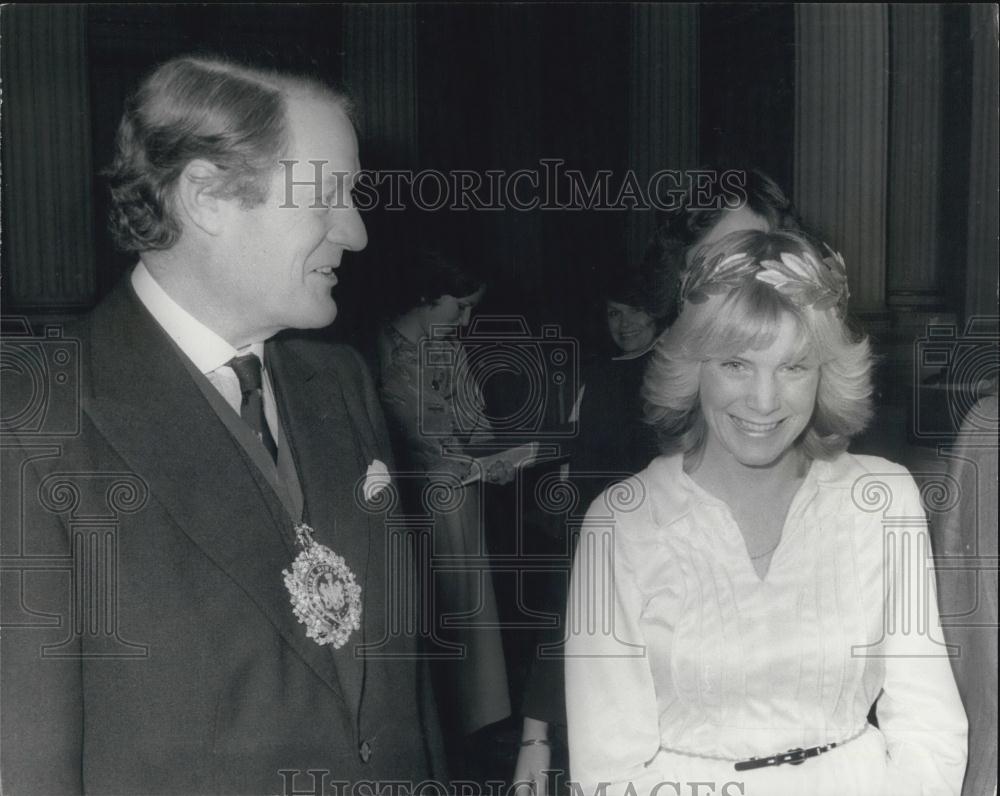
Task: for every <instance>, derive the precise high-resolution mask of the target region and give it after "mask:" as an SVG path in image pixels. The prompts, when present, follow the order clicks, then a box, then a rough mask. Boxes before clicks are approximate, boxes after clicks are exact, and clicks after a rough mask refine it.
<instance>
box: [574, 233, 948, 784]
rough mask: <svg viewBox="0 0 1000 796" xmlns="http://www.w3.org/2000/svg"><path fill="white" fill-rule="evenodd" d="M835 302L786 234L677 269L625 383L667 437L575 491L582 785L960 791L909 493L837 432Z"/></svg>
mask: <svg viewBox="0 0 1000 796" xmlns="http://www.w3.org/2000/svg"><path fill="white" fill-rule="evenodd" d="M847 298H848V290H847V280H846V275H845V269H844V265H843V262H842V260H841V259H840V258H839V257H838V256H836V255H834V254H833V253H832V252H831V251H829V250H828V249H826V248H825V247H823V246H822V245H821V244H818V243H816V242H814V241H811V240H810V239H808V238H807V237H806V236H804V235H802V234H800V233H792V232H771V233H766V232H757V231H752V232H739V233H734V234H732V235H729V236H726V237H724V238H723V239H722V240H720V241H718V242H716V243H715V244H713V245H711V246H709V247H708V248H707V249H705V250H703V251H702V252H701V253H699V255H698V257H696V258H695V260H694V262H693V263H692V265H691V266H690V268H689V269H688V270H687V271H686V273H685V274H684V277H683V279H682V284H681V301H682V305H681V307H682V308H681V312H680V315H679V317H678V320H677V322H676V323H675V324H674V325H673V326H672V327H671V329H670V331H669V332H668V333H667V334H666V335H665V336H664V338H662V339H661V340H660V342H659V343H658V344H657V347H656V350H655V352H654V355H653V360H652V362H651V363H650V367H649V370H648V372H647V376H646V381H645V385H644V397H645V400H646V405H647V416H648V418H649V419H650V420H651V422H653V424H654V425H656V427H657V429H658V431H659V433H660V435H661V440H662V449H663V451H664V455H663V456H661V457H660V458H658V459H656V460H654V461H653V463H652V464H651V465H650V466H649V467H648V468H646V469H645V470H644V471H642V472H641V473H639V474H638V475H637V476H636V477H635V478H633V479H630V480H629V481H627V482H625V483H624V484H621V485H619V486H618V487H617V488H611V489H609V490H607V491H606V492H605V493H604V495H603V496H602V499H599V500H597V501H595V503H594V504H593V506H592V507H591V509H590V512H589V513H588V515H587V519H586V522H585V527H584V529H583V532H582V535H581V539H580V544H579V547H578V552H577V560H576V565H575V569H574V574H573V584H572V589H571V597H570V602H569V608H568V611H569V616H570V622H569V627H570V628H571V632H570V637H569V641H568V644H567V649H566V680H567V692H566V693H567V712H568V717H569V741H570V771H571V776H572V779H573V780H575V781H578V782H580V783H582V784H583V785H584V792H592V791H591V789H592V788H597V787H598V786H599V785H600V783H608V786H607V793H609V794H611V793H614V792H625V791H627V790H629V785H630V784H631V786H632V790H633V791H634V792H635V793H636V794H637V796H641V795H642V794H651V793H653V792H654V789H655V790H656V792H659V793H670V792H677V790H676V789H677V788H678V787H679V788H680V791H679V792H682V793H687V792H689V788H690V786H691V784H692V783H698V782H710V783H714V785H715V788H716V790H714V791H712V792H716V793H718V792H724V789H725V788H726V786H727V785H728V786H729V790H728V792H732V793H741V794H744V796H757V795H758V794H759V795H760V796H775V794H804V793H809V794H838V796H843V795H844V794H848V795H850V794H857V795H858V796H869V795H870V794H890V793H891V794H909V795H911V796H912V795H916V794H952V793H958V792H959V789H960V787H961V783H962V775H963V771H964V768H965V756H966V741H965V731H966V720H965V714H964V712H963V710H962V705H961V702H960V701H959V698H958V694H957V691H956V688H955V683H954V679H953V677H952V674H951V670H950V668H949V663H948V658H947V656H946V652H945V650H944V648H943V647H942V646H941V645H940V639H941V633H940V627H939V622H938V613H937V607H936V600H935V595H934V583H933V576H932V573H931V572H930V569H929V564H928V560H927V557H926V556H927V552H928V550H929V545H928V542H927V533H926V524H925V519H924V514H923V510H922V507H921V503H920V497H919V493H918V491H917V488H916V486H915V484H914V482H913V479H912V478H911V477H910V475H909V474H908V473H907V472H906V471H905V469H904V468H902V467H900V466H898V465H896V464H893V463H891V462H888V461H886V460H884V459H879V458H876V457H870V456H853V455H851V454H849V453H847V452H846V449H847V446H848V443H849V441H850V439H851V437H852V436H853V435H855V434H857V433H858V432H859V431H861V430H862V428H863V427H864V426H865V424H866V422H867V421H868V419H869V418H870V416H871V382H870V370H871V355H870V352H869V346H868V343H867V341H866V340H864V339H859V338H856V337H855V336H854V335H852V334H851V332H850V331H849V329H848V327H847V325H846V324H845V315H846V307H847ZM904 587H905V588H904ZM918 618H919V620H920V621H919V622H917V619H918ZM873 705H875V706H876V707H875V714H876V715H877V718H878V724H879V726H878V727H875V726H873V725H871V724H869V722H868V718H867V717H868V715H869V712H870V711H871V708H872V706H873ZM661 783H670V784H671V787H674V791H671V790H670V789H669V788H667V789H665V787H660V788H658V789H657V785H659V784H661ZM675 783H676V785H674V784H675Z"/></svg>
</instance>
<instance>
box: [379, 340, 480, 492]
mask: <svg viewBox="0 0 1000 796" xmlns="http://www.w3.org/2000/svg"><path fill="white" fill-rule="evenodd" d="M385 348H386V349H389V347H388V346H385ZM381 357H382V363H381V368H380V379H379V397H380V398H381V400H382V407H383V409H384V410H385V414H386V420H387V421H388V423H389V426H390V427H391V428H392V430H393V433H394V435H395V437H396V438H397V439H398V440H399V442H400V443H401V444H402V445H404V446H405V447H406V453H407V458H408V459H409V460H410V461H411V462H412V463H413V464H415V465H416V466H417V467H419V468H420V469H421V470H424V471H426V472H432V471H435V470H440V469H446V470H448V471H452V470H454V469H456V463H455V460H453V459H451V460H448V459H445V457H444V455H443V453H442V450H443V448H444V447H458V444H459V440H458V438H457V437H456V436H454V435H448V434H447V433H446V431H447V429H446V428H444V427H443V426H442V427H441V428H433V429H430V431H431V432H432V433H427V432H428V429H426V428H425V426H426V425H428V424H432V423H434V422H435V421H438V424H439V425H441V424H440V422H439V421H440V418H443V417H444V411H443V409H441V408H440V407H437V406H430V405H429V401H428V399H427V397H425V396H424V397H422V396H421V395H420V389H419V386H418V385H419V383H420V382H419V372H418V365H417V364H416V363H415V362H414V363H409V362H407V361H406V360H405V358H403V357H400V356H394V355H393V353H392V351H391V350H386V351H384V352H382V353H381ZM421 413H423V416H422V414H421ZM422 421H423V422H422ZM457 469H462V470H463V471H464V470H467V469H468V466H467V465H463V466H462V467H460V468H457Z"/></svg>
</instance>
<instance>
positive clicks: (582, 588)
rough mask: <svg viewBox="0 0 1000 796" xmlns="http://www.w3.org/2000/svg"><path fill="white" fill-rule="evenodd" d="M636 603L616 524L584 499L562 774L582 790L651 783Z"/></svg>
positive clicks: (654, 746) (654, 722)
mask: <svg viewBox="0 0 1000 796" xmlns="http://www.w3.org/2000/svg"><path fill="white" fill-rule="evenodd" d="M598 502H599V501H598ZM596 504H597V502H595V505H596ZM619 521H620V520H619ZM628 521H630V522H631V521H634V520H632V519H631V518H630V519H629V520H628ZM642 603H643V600H642V596H641V594H640V592H639V589H638V586H637V583H636V577H635V574H634V572H633V571H632V568H631V567H630V565H629V563H628V561H627V556H626V555H625V551H624V549H623V545H622V539H621V531H620V529H617V528H616V523H615V521H613V520H608V519H607V518H605V517H596V516H595V512H594V509H593V507H592V508H591V510H590V512H589V513H588V515H587V519H586V520H585V522H584V527H583V529H582V531H581V535H580V541H579V545H578V547H577V552H576V559H575V562H574V567H573V577H572V581H571V586H570V596H569V601H568V605H567V619H568V621H567V628H568V629H569V632H568V637H567V644H566V712H567V719H568V732H569V752H570V778H571V780H572V781H573V782H575V783H579V784H580V785H582V787H583V792H584V793H595V792H598V790H599V788H600V786H601V785H602V784H604V783H606V784H607V790H606V793H607V794H608V796H612V794H615V793H624V792H625V791H626V790H628V789H629V784H630V783H631V785H632V790H633V792H634V793H649V792H650V789H651V787H652V786H653V785H654V784H655V783H656V776H655V770H654V769H652V768H647V767H646V763H647V762H648V761H650V760H651V759H652V758H653V757H654V756H655V755H656V753H657V751H658V749H659V746H660V733H659V721H658V716H657V706H656V705H657V703H656V693H655V691H654V688H653V677H652V672H651V671H650V665H649V659H648V657H647V652H646V648H645V646H644V642H643V637H642V633H641V630H640V627H639V617H640V613H641V611H642Z"/></svg>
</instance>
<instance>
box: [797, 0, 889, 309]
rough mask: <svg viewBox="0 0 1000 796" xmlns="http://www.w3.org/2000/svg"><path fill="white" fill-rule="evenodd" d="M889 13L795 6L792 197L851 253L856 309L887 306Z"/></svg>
mask: <svg viewBox="0 0 1000 796" xmlns="http://www.w3.org/2000/svg"><path fill="white" fill-rule="evenodd" d="M888 13H889V12H888V9H887V8H886V6H885V5H883V4H860V3H859V4H850V5H841V4H835V5H834V4H831V5H825V4H815V5H814V4H802V5H797V6H796V7H795V26H796V43H797V48H798V57H797V61H796V75H795V77H796V108H795V178H794V185H795V188H794V200H795V203H796V205H797V206H798V209H799V211H800V212H801V214H802V218H803V220H804V221H805V223H806V225H807V226H808V227H810V228H812V229H813V230H815V231H816V232H818V233H819V234H820V235H822V236H823V237H825V238H826V239H827V240H828V241H829V242H830V244H831V245H832V246H833V247H834V248H836V249H838V250H840V251H841V253H842V254H843V255H844V259H845V260H846V261H847V271H848V278H849V280H850V286H851V294H852V302H851V303H852V309H853V311H855V312H858V311H861V312H872V311H875V312H877V311H879V310H882V309H883V308H884V305H885V292H886V277H885V274H886V269H885V251H886V177H887V174H886V172H887V130H888V116H889V79H888V70H889V25H888V21H889V20H888Z"/></svg>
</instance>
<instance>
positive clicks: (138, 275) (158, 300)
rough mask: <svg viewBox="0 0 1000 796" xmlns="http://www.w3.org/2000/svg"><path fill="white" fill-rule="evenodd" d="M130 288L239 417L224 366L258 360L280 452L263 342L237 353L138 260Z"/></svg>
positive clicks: (234, 381) (235, 385)
mask: <svg viewBox="0 0 1000 796" xmlns="http://www.w3.org/2000/svg"><path fill="white" fill-rule="evenodd" d="M132 288H133V289H134V290H135V293H136V295H137V296H138V297H139V301H141V302H142V304H143V306H145V308H146V309H147V310H149V313H150V314H151V315H152V316H153V318H154V319H155V320H156V322H157V323H158V324H160V326H161V327H162V328H163V331H165V332H166V333H167V334H168V335H169V336H170V338H171V339H172V340H173V341H174V343H176V344H177V347H178V348H180V350H181V351H183V352H184V354H185V356H187V358H188V359H190V360H191V362H192V363H194V366H195V367H196V368H198V370H199V371H201V372H202V373H203V374H204V375H205V377H206V378H207V379H208V380H209V382H211V384H212V386H213V387H215V389H217V390H218V391H219V393H220V394H221V395H222V397H223V398H225V400H226V403H227V404H229V406H231V407H232V409H233V411H234V412H236V414H237V415H238V414H240V404H241V403H242V400H243V394H242V392H241V390H240V382H239V379H238V378H237V377H236V373H235V372H234V371H233V369H232V368H231V367H229V365H227V364H226V363H227V362H229V360H231V359H232V358H233V357H236V356H243V355H245V354H251V353H252V354H256V355H257V356H258V357H259V359H260V361H261V365H262V367H263V372H262V374H261V376H262V382H263V392H264V416H265V417H266V418H267V424H268V427H269V428H270V430H271V436H273V437H274V441H275V444H276V445H277V446H278V448H279V449H280V448H281V438H280V434H281V427H280V425H279V423H278V411H277V405H276V404H275V400H274V390H273V388H272V387H271V377H270V375H269V373H268V370H267V362H266V360H265V359H264V341H263V340H261V341H258V342H254V343H251V344H250V345H248V346H244V347H243V348H240V349H236V348H234V347H233V346H232V345H230V344H229V343H227V342H226V341H225V340H223V339H222V338H221V337H220V336H219V335H217V334H216V333H215V332H213V331H212V330H211V329H209V328H208V327H207V326H205V325H204V324H203V323H201V321H199V320H198V319H197V318H195V317H194V316H193V315H191V313H189V312H188V311H187V310H185V309H184V308H183V307H181V306H180V304H178V303H177V302H176V301H174V300H173V299H172V298H170V296H169V295H167V292H166V291H165V290H164V289H163V288H162V287H160V284H159V283H158V282H157V281H156V279H155V278H153V275H152V274H150V273H149V270H148V269H147V268H146V266H145V264H144V263H143V262H142V261H141V260H140V261H139V264H138V265H137V266H136V267H135V270H133V271H132Z"/></svg>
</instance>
